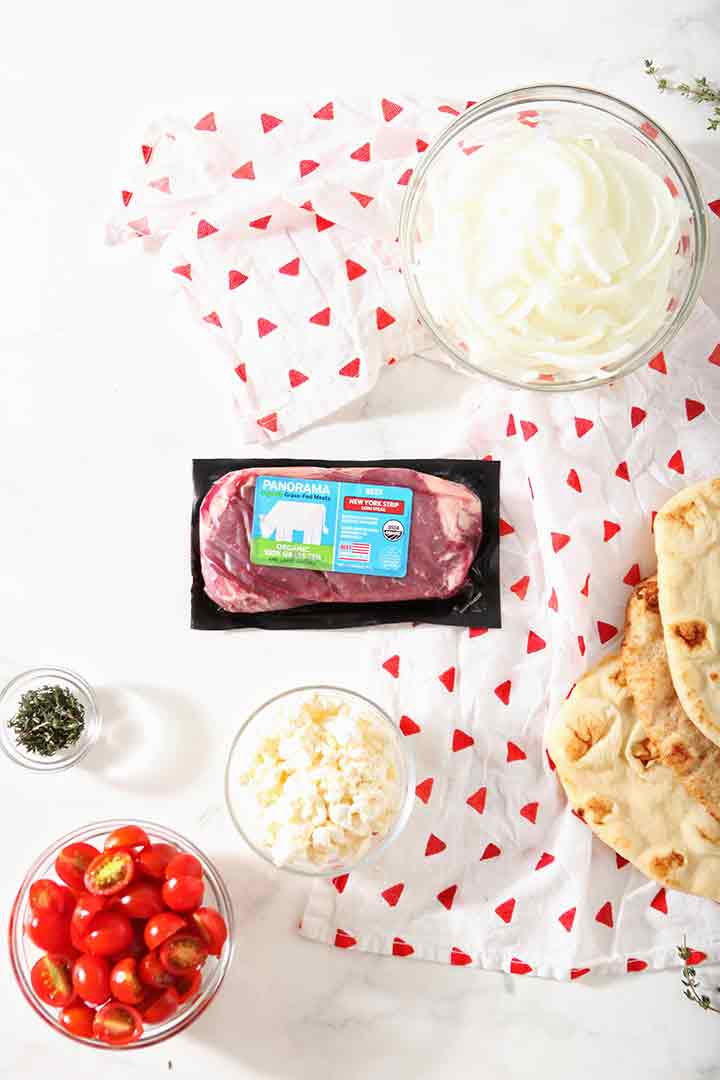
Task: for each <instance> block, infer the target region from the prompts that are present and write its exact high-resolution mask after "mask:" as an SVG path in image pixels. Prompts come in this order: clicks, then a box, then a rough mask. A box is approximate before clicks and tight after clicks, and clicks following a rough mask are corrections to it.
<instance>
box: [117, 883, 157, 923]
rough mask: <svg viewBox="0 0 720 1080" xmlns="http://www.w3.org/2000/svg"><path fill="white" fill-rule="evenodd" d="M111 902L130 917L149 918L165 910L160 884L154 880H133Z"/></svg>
mask: <svg viewBox="0 0 720 1080" xmlns="http://www.w3.org/2000/svg"><path fill="white" fill-rule="evenodd" d="M112 903H113V907H114V908H117V910H118V911H124V912H125V914H126V915H128V916H129V917H130V918H131V919H150V918H151V917H152V916H153V915H159V914H160V912H161V911H164V910H165V904H164V903H163V898H162V893H161V891H160V886H159V885H156V884H155V882H154V881H133V883H132V885H130V886H129V888H127V889H126V890H125V892H123V893H120V895H119V896H116V897H115V899H114V900H113V902H112Z"/></svg>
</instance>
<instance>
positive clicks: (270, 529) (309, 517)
mask: <svg viewBox="0 0 720 1080" xmlns="http://www.w3.org/2000/svg"><path fill="white" fill-rule="evenodd" d="M327 531H328V530H327V526H326V525H325V504H324V503H306V502H293V501H292V500H289V499H278V501H277V502H276V503H275V505H274V506H273V508H272V510H268V512H267V514H262V515H261V516H260V532H261V534H262V537H263V539H264V540H269V539H270V538H271V537H272V534H273V533H275V539H276V540H280V541H284V542H290V541H292V539H293V537H294V534H295V533H297V532H299V533H302V541H301V543H303V544H322V542H323V539H322V538H323V534H324V533H327Z"/></svg>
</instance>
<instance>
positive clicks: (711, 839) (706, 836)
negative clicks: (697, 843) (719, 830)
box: [696, 825, 720, 847]
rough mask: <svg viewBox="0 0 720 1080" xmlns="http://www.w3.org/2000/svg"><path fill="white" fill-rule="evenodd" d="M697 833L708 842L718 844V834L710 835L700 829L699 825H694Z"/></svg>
mask: <svg viewBox="0 0 720 1080" xmlns="http://www.w3.org/2000/svg"><path fill="white" fill-rule="evenodd" d="M696 828H697V831H698V833H699V834H700V836H701V837H702V838H703V840H705V841H706V842H707V843H708V844H713V845H714V846H715V847H717V846H718V844H720V836H710V834H709V833H706V832H705V830H704V829H701V828H700V826H699V825H697V826H696Z"/></svg>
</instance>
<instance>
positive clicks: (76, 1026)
mask: <svg viewBox="0 0 720 1080" xmlns="http://www.w3.org/2000/svg"><path fill="white" fill-rule="evenodd" d="M94 1019H95V1010H94V1009H91V1008H90V1006H89V1005H83V1004H82V1002H80V1001H74V1002H73V1003H72V1005H66V1006H65V1008H64V1009H63V1010H62V1012H61V1013H60V1016H59V1020H60V1025H61V1026H62V1027H64V1028H65V1030H66V1031H69V1032H70V1034H71V1035H78V1036H79V1037H80V1038H81V1039H92V1033H93V1020H94Z"/></svg>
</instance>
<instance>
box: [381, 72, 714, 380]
mask: <svg viewBox="0 0 720 1080" xmlns="http://www.w3.org/2000/svg"><path fill="white" fill-rule="evenodd" d="M707 233H708V230H707V219H706V211H705V205H704V202H703V198H702V194H701V191H700V188H699V186H698V183H697V180H696V179H695V176H694V174H693V171H692V169H691V167H690V165H689V164H688V162H687V160H686V158H685V157H684V155H683V153H682V151H681V150H680V149H679V148H678V147H677V146H676V144H675V143H674V142H673V141H672V139H671V138H670V136H669V135H667V134H666V132H664V131H663V130H662V128H661V127H660V126H659V125H658V124H657V123H656V122H655V121H654V120H651V119H650V118H649V117H647V116H645V115H644V114H643V113H642V112H640V111H639V110H638V109H636V108H634V107H633V106H632V105H629V104H627V103H626V102H623V101H620V100H619V99H617V98H613V97H610V96H609V95H607V94H603V93H600V92H598V91H595V90H591V89H586V88H583V87H576V86H532V87H528V88H526V89H522V90H515V91H511V92H508V93H505V94H501V95H500V96H499V97H495V98H492V99H490V100H488V101H484V102H481V103H479V104H477V105H475V106H473V107H471V108H469V109H468V110H467V111H466V112H465V113H464V114H462V115H461V116H459V117H458V118H457V119H456V120H455V121H454V122H453V123H452V124H450V126H449V127H448V128H447V129H446V130H445V131H444V132H443V133H442V134H441V135H440V136H439V138H438V139H437V140H436V141H435V143H434V144H433V145H431V146H430V148H429V149H428V150H427V151H426V152H425V154H424V155H423V160H422V162H421V164H420V166H419V167H418V168H417V169H416V170H415V172H414V173H413V177H412V180H411V182H410V184H409V186H408V190H407V193H406V196H405V199H404V202H403V207H402V212H401V221H400V243H401V247H402V256H403V273H404V277H405V281H406V284H407V287H408V289H409V291H410V294H411V296H412V298H413V300H414V302H415V305H416V307H417V309H418V313H419V315H420V317H421V319H422V320H423V322H424V323H425V325H426V326H427V327H428V329H429V330H430V331H431V333H432V334H433V336H434V338H435V340H436V341H437V343H438V344H439V345H440V346H441V347H442V348H443V350H444V351H445V352H446V353H447V354H448V356H449V358H450V359H451V361H452V362H453V363H454V365H455V366H456V367H458V368H459V369H461V370H463V371H465V372H467V373H471V374H485V375H490V376H493V377H494V378H497V379H500V380H501V381H503V382H505V383H508V384H510V385H512V386H520V387H523V388H526V389H536V390H545V391H553V390H575V389H583V388H589V387H593V386H599V385H601V384H603V383H607V382H610V381H612V380H614V379H616V378H618V377H619V376H622V375H626V374H628V373H629V372H631V371H634V370H636V369H637V368H638V367H640V366H641V365H642V364H644V363H648V362H650V361H651V360H653V358H654V357H656V356H657V355H658V354H659V353H661V352H662V351H663V349H665V348H667V346H668V344H669V343H670V341H671V340H672V338H673V337H674V335H675V334H676V333H677V331H678V330H679V329H680V327H681V326H682V325H683V323H684V322H685V321H686V320H687V318H688V316H689V315H690V312H691V311H692V308H693V305H694V304H695V302H696V300H697V298H698V295H699V291H700V286H701V282H702V276H703V271H704V268H705V263H706V260H707V248H708V235H707Z"/></svg>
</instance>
